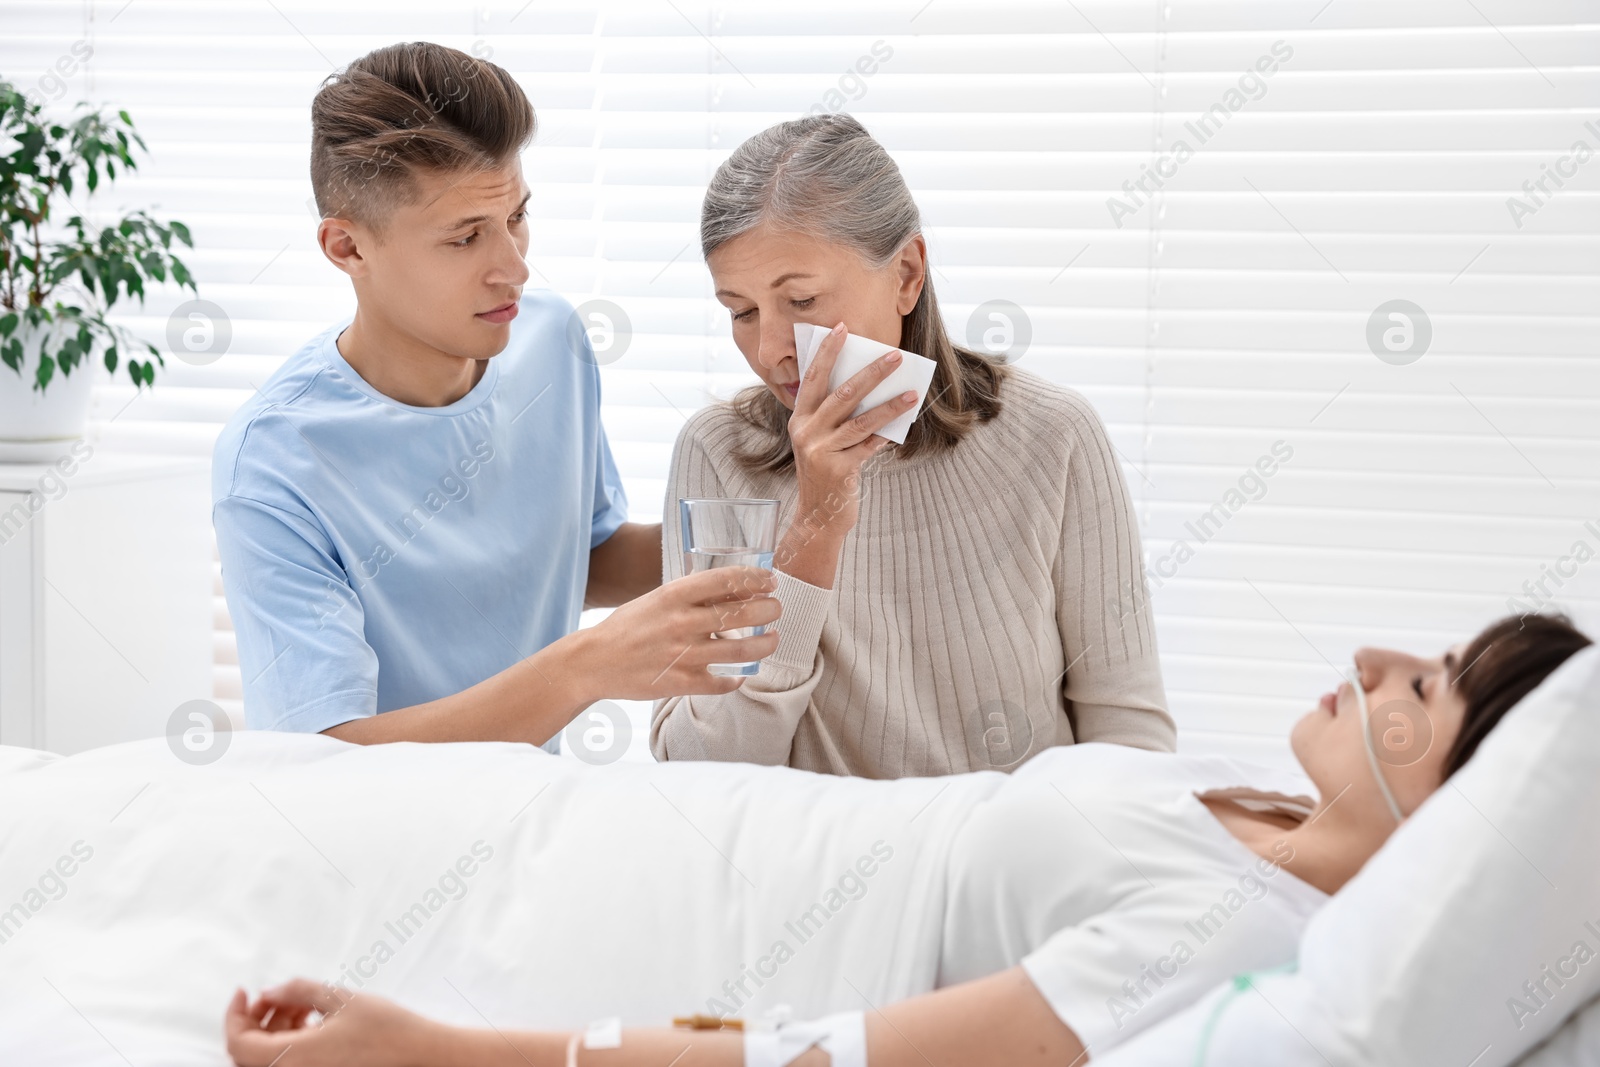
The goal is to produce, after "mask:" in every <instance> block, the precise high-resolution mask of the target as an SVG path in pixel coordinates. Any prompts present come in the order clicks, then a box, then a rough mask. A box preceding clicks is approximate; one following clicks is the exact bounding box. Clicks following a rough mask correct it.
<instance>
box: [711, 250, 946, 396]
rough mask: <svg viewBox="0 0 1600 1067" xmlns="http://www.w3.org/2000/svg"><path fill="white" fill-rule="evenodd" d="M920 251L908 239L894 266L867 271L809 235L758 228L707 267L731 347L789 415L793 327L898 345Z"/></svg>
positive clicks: (918, 285) (913, 297) (794, 370)
mask: <svg viewBox="0 0 1600 1067" xmlns="http://www.w3.org/2000/svg"><path fill="white" fill-rule="evenodd" d="M925 262H926V260H925V246H924V245H923V243H922V238H921V237H917V238H915V239H913V241H912V243H911V245H909V246H908V247H907V251H906V252H905V253H902V255H901V256H900V257H899V259H897V260H896V261H895V262H892V263H890V264H888V265H887V266H885V267H882V268H878V269H873V268H871V267H869V266H867V265H866V264H865V263H863V262H862V260H861V257H860V256H859V255H858V254H857V253H856V252H855V250H854V249H852V248H850V247H848V246H846V245H842V244H835V243H832V242H829V241H824V240H821V239H819V238H816V237H811V236H809V235H807V234H801V233H795V232H793V231H784V230H774V229H771V228H770V227H767V226H764V225H763V226H758V227H756V228H755V229H753V230H750V231H748V232H746V233H743V234H740V235H739V236H738V237H735V238H734V239H733V240H731V241H728V242H726V243H724V244H723V245H722V246H721V247H719V248H718V249H717V250H716V251H715V252H713V253H711V255H710V257H708V259H707V260H706V265H707V266H708V267H710V268H711V277H712V279H713V281H715V283H716V288H717V299H718V300H720V301H722V303H723V305H724V306H725V307H726V308H727V309H728V314H729V315H730V317H731V318H732V325H733V342H734V344H736V345H738V346H739V351H740V352H741V353H743V354H744V358H745V361H746V362H747V363H749V364H750V369H751V370H753V371H755V372H756V374H757V375H759V376H760V378H761V380H762V381H763V382H765V383H766V386H767V388H768V389H770V390H771V391H772V395H773V396H775V397H777V398H778V400H779V401H780V402H781V403H782V404H783V405H784V406H785V407H788V408H791V409H792V408H793V407H794V402H795V396H796V395H797V393H798V392H799V385H800V364H799V362H798V361H797V358H796V356H795V350H794V325H795V323H797V322H809V323H812V324H814V325H817V326H828V327H832V326H835V325H837V324H838V323H840V322H843V323H844V324H845V328H846V329H847V330H849V331H850V332H851V333H853V334H857V335H859V336H861V337H868V338H871V339H872V340H874V341H879V342H881V343H883V344H886V345H896V346H898V345H899V344H900V325H901V317H902V316H904V315H905V314H907V313H908V312H910V310H911V309H912V308H913V307H915V306H916V302H917V297H918V295H920V293H921V291H922V279H923V264H924V263H925Z"/></svg>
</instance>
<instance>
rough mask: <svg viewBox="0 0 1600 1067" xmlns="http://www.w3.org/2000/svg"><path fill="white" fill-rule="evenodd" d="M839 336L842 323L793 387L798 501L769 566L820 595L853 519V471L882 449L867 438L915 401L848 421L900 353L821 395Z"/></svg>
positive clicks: (856, 495) (890, 403)
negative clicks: (795, 389)
mask: <svg viewBox="0 0 1600 1067" xmlns="http://www.w3.org/2000/svg"><path fill="white" fill-rule="evenodd" d="M846 334H847V331H846V330H845V325H844V323H842V322H841V323H839V325H837V326H835V327H834V328H833V330H832V332H830V333H829V334H828V336H827V338H826V339H825V340H824V341H823V342H822V346H821V347H820V348H818V350H817V355H816V358H815V359H813V360H812V361H811V365H810V366H809V367H807V368H806V373H805V375H804V376H803V377H802V378H801V379H800V392H799V394H798V395H797V396H796V397H795V403H794V413H793V414H791V415H790V416H789V438H790V441H791V442H792V443H793V446H794V461H795V476H796V480H797V482H798V485H799V494H798V497H797V500H796V504H795V514H794V519H793V521H792V522H791V524H790V526H789V529H788V531H787V532H786V533H785V534H784V537H783V540H782V542H781V543H780V544H779V545H778V552H777V559H776V562H777V565H778V567H779V568H780V569H781V570H783V572H784V573H785V574H789V575H792V576H793V577H796V578H799V579H800V580H801V581H803V582H807V583H809V584H811V585H815V586H818V587H819V588H823V589H831V588H833V578H834V574H835V572H836V571H837V569H838V566H839V551H840V548H841V547H842V545H843V542H844V537H845V535H846V534H847V533H849V532H850V531H851V529H853V528H854V527H855V524H856V518H857V516H858V515H859V508H860V502H861V484H860V482H861V466H862V464H864V463H865V462H866V461H867V460H868V459H870V458H871V457H872V456H874V455H876V454H877V453H878V451H879V450H880V449H881V448H883V447H884V446H885V445H887V444H889V442H888V441H886V440H884V439H883V438H882V437H878V436H876V434H875V431H877V430H879V429H881V428H882V427H884V426H886V425H888V424H889V423H890V422H892V421H893V420H894V419H896V418H898V417H899V416H901V415H903V414H904V413H905V412H906V411H908V410H910V409H911V407H912V406H913V405H914V404H916V402H917V394H916V393H914V392H909V391H908V392H905V393H901V394H899V395H897V396H895V397H894V398H892V399H890V400H887V401H885V402H883V403H882V404H879V405H878V406H877V407H875V408H871V409H869V410H867V411H864V412H862V413H861V414H860V415H858V416H855V417H853V418H852V417H851V412H853V411H854V410H855V408H856V404H857V403H858V401H859V398H860V397H862V396H865V395H866V394H867V393H869V392H871V391H872V389H873V388H874V387H875V386H876V385H877V384H878V383H879V382H881V381H883V380H884V379H885V378H887V377H888V376H889V375H890V374H891V373H892V372H893V371H894V370H895V368H896V367H898V366H899V365H900V353H899V352H889V353H887V354H885V355H884V356H882V357H881V358H879V359H876V360H874V361H873V362H872V364H871V365H870V366H868V367H867V368H866V369H865V370H863V371H860V372H859V373H857V374H855V375H854V376H853V377H851V378H850V379H849V380H848V381H846V382H845V383H844V384H843V385H841V386H839V388H837V389H833V390H829V389H828V379H829V376H830V375H831V374H832V373H833V364H834V361H835V360H836V359H837V358H838V356H839V350H840V349H841V348H843V347H844V342H845V337H846Z"/></svg>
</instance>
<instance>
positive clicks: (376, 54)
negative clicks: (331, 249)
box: [311, 41, 535, 230]
mask: <svg viewBox="0 0 1600 1067" xmlns="http://www.w3.org/2000/svg"><path fill="white" fill-rule="evenodd" d="M534 126H535V119H534V114H533V105H532V104H530V103H528V98H527V96H526V95H525V94H524V93H523V91H522V87H521V86H519V85H518V84H517V83H516V81H515V80H514V79H513V78H512V77H511V75H510V74H509V73H507V72H506V70H505V69H504V68H502V67H499V66H496V65H495V64H493V63H490V62H489V61H488V60H485V59H479V58H477V57H476V56H470V55H468V54H467V53H465V52H462V51H459V50H457V49H454V48H446V47H445V46H444V45H439V44H432V43H430V42H428V41H412V42H407V43H404V44H392V45H389V46H387V47H385V48H379V49H377V50H376V51H373V52H369V53H368V54H367V55H364V56H362V57H361V58H360V59H358V60H356V61H355V62H353V63H351V64H350V65H349V66H348V67H346V68H345V69H344V70H343V71H341V72H339V73H337V74H330V75H329V76H328V79H327V80H326V81H325V82H323V84H322V88H321V89H320V90H318V92H317V95H316V99H314V100H313V101H312V102H311V189H312V191H313V192H314V193H315V194H316V199H317V210H318V212H320V213H321V215H322V217H323V218H347V219H353V220H356V221H358V222H362V223H364V224H366V225H369V226H372V227H374V228H376V229H379V230H381V229H382V227H383V223H384V221H385V220H386V218H387V216H388V214H389V212H390V211H392V210H393V209H394V208H396V207H399V206H401V205H403V204H408V203H411V202H412V200H413V199H414V198H415V196H416V194H417V182H416V177H415V174H416V172H417V171H419V170H420V171H441V172H445V173H449V172H452V171H461V170H486V169H493V168H496V167H501V166H505V165H506V164H508V163H510V162H511V161H512V160H514V159H515V158H516V156H517V155H518V154H519V153H520V152H521V151H522V149H523V147H524V146H525V145H527V143H528V142H529V141H530V140H532V139H533V133H534Z"/></svg>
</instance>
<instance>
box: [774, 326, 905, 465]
mask: <svg viewBox="0 0 1600 1067" xmlns="http://www.w3.org/2000/svg"><path fill="white" fill-rule="evenodd" d="M827 336H828V328H827V327H825V326H813V325H811V323H809V322H797V323H795V324H794V348H795V355H796V356H798V357H799V360H800V376H801V378H804V377H805V374H806V369H807V368H808V367H810V366H811V361H812V360H813V359H814V358H816V355H817V349H819V348H821V347H822V341H823V339H824V338H826V337H827ZM893 349H894V346H893V345H886V344H880V343H879V342H877V341H872V340H868V339H867V338H865V337H858V336H856V335H855V334H853V333H850V334H845V338H844V347H843V348H842V349H840V350H839V358H838V359H836V360H834V362H833V373H832V374H831V375H829V376H828V388H830V389H837V388H839V386H841V385H843V384H844V383H845V382H847V381H849V380H850V378H851V376H853V375H855V374H857V373H859V372H860V371H862V370H865V369H866V367H867V365H868V364H870V363H871V362H872V361H873V360H875V359H877V358H878V357H879V356H881V355H883V354H884V353H885V352H889V351H893ZM900 353H901V357H900V365H899V366H898V367H896V368H895V369H894V370H893V371H892V372H891V373H890V374H889V376H888V377H887V378H885V379H884V380H883V381H881V382H879V383H878V386H877V388H875V389H873V390H872V391H871V392H869V393H868V394H867V395H866V396H864V397H862V399H861V403H859V404H857V405H856V409H855V411H853V412H851V413H850V415H851V418H854V417H855V416H857V415H859V414H861V413H862V412H863V411H867V410H869V409H871V408H875V407H877V406H878V405H879V404H881V403H883V402H884V401H885V400H889V399H892V398H893V397H896V396H899V395H900V394H901V393H904V392H906V391H907V390H912V391H915V392H916V394H917V403H916V406H915V407H913V408H911V410H909V411H906V412H904V413H903V414H901V415H900V416H899V417H898V418H896V419H894V420H893V421H892V422H890V423H889V424H888V425H886V426H884V427H883V428H882V429H880V430H879V431H878V436H879V437H882V438H884V439H886V440H889V441H893V442H894V443H895V444H897V445H903V444H905V441H906V433H907V431H909V430H910V429H911V424H912V422H914V421H915V420H916V417H917V414H918V413H919V412H921V410H922V404H923V401H925V400H927V398H928V386H929V384H930V383H931V382H932V381H933V370H934V366H935V364H934V362H933V360H931V359H928V358H927V357H926V356H919V355H917V354H916V353H914V352H907V351H906V350H905V349H903V348H902V349H900Z"/></svg>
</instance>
